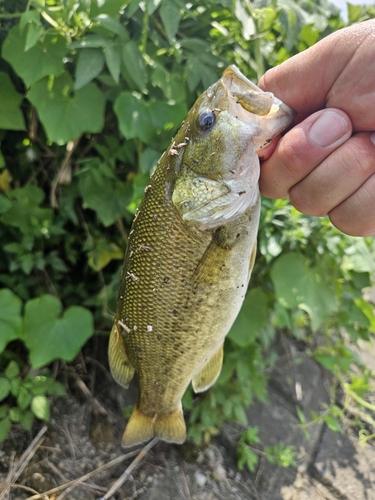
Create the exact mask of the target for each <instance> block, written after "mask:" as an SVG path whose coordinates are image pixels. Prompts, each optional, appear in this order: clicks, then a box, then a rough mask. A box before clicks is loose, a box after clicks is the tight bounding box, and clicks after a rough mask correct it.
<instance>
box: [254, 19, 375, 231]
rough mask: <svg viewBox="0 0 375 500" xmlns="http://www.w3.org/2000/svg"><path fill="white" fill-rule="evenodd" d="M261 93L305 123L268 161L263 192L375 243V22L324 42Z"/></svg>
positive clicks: (264, 83)
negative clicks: (373, 237) (374, 238)
mask: <svg viewBox="0 0 375 500" xmlns="http://www.w3.org/2000/svg"><path fill="white" fill-rule="evenodd" d="M259 86H260V87H261V88H262V89H263V90H267V91H271V92H273V93H274V94H275V95H276V96H277V97H278V98H279V99H281V100H282V101H283V102H285V104H287V105H288V106H290V107H291V108H293V109H295V110H296V111H297V112H298V113H299V119H300V120H301V119H302V118H304V119H303V121H300V123H298V124H297V125H295V126H294V127H293V128H292V129H291V130H290V131H289V132H287V133H286V134H285V135H284V136H283V137H282V138H281V139H280V141H279V142H278V143H277V144H276V143H272V144H271V145H270V147H268V148H266V149H265V150H264V152H262V153H261V159H262V157H263V158H264V160H265V161H263V162H262V164H261V175H260V190H261V192H262V193H263V194H264V195H265V196H268V197H270V198H287V197H289V198H290V200H291V203H292V204H293V205H294V206H295V207H296V208H297V209H298V210H299V211H301V212H303V213H305V214H309V215H316V216H324V215H328V216H329V218H330V220H331V222H332V224H334V225H335V226H336V227H337V228H338V229H340V230H341V231H342V232H344V233H347V234H350V235H353V236H370V235H375V112H374V109H375V20H371V21H367V22H364V23H360V24H357V25H354V26H351V27H349V28H345V29H342V30H340V31H337V32H335V33H333V34H332V35H330V36H328V37H326V38H324V39H323V40H321V41H320V42H318V43H317V44H316V45H314V46H313V47H310V48H309V49H307V50H306V51H304V52H302V53H300V54H298V55H296V56H294V57H292V58H291V59H289V60H288V61H286V62H284V63H283V64H281V65H280V66H277V67H275V68H273V69H271V70H269V71H267V73H265V75H263V77H262V78H261V80H260V82H259ZM306 116H307V118H306ZM297 118H298V117H297Z"/></svg>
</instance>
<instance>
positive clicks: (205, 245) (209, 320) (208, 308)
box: [109, 66, 295, 446]
mask: <svg viewBox="0 0 375 500" xmlns="http://www.w3.org/2000/svg"><path fill="white" fill-rule="evenodd" d="M294 116H295V113H294V111H293V110H292V109H290V108H289V107H288V106H286V105H285V104H283V103H282V102H281V101H279V100H278V99H277V98H275V97H274V95H273V94H272V93H270V92H263V91H262V90H261V89H259V88H258V87H257V86H256V85H255V84H253V83H252V82H250V81H249V80H248V79H247V78H246V77H245V76H244V75H243V74H242V73H241V72H240V71H239V70H238V69H237V68H236V67H235V66H230V67H229V68H227V69H226V70H225V71H224V73H223V75H222V77H221V78H220V80H219V81H218V82H216V83H215V84H213V85H212V86H211V87H209V88H208V89H207V90H206V91H205V92H204V93H203V94H202V95H201V96H200V97H199V98H198V100H197V101H196V103H195V104H194V106H193V107H192V108H191V110H190V111H189V113H188V116H187V118H186V120H185V121H184V122H183V123H182V125H181V128H180V130H179V131H178V132H177V135H176V136H175V138H174V139H173V140H172V142H171V144H170V146H169V148H168V149H167V151H166V152H164V154H163V155H162V157H161V158H160V160H159V162H158V165H157V167H156V169H155V171H154V173H153V174H152V176H151V182H150V185H149V186H147V188H146V190H145V196H144V198H143V200H142V202H141V204H140V207H139V210H138V212H137V214H136V216H135V219H134V221H133V225H132V229H131V231H130V235H129V243H128V248H127V253H126V256H125V262H124V267H123V271H122V277H121V284H120V290H119V299H118V307H117V313H116V317H115V320H114V324H113V327H112V331H111V335H110V340H109V362H110V367H111V371H112V374H113V376H114V378H115V380H116V381H117V382H118V383H120V384H122V385H123V386H125V387H128V386H129V383H130V381H131V379H132V377H133V375H134V372H137V376H138V385H139V397H138V401H137V403H136V405H135V407H134V409H133V413H132V415H131V417H130V420H129V422H128V424H127V426H126V429H125V432H124V435H123V439H122V444H123V446H132V445H134V444H137V443H140V442H143V441H147V440H149V439H151V438H153V437H154V436H157V437H159V438H161V439H163V440H165V441H168V442H173V443H182V442H183V441H184V440H185V438H186V426H185V421H184V417H183V411H182V405H181V398H182V396H183V394H184V392H185V390H186V388H187V386H188V385H189V383H190V382H192V384H193V389H194V391H195V392H202V391H205V390H207V389H208V388H209V387H210V386H211V385H212V384H213V383H214V382H215V381H216V379H217V377H218V376H219V374H220V371H221V366H222V361H223V343H224V338H225V336H226V334H227V333H228V331H229V329H230V328H231V326H232V324H233V322H234V320H235V318H236V316H237V314H238V312H239V310H240V308H241V305H242V302H243V300H244V297H245V293H246V289H247V286H248V283H249V280H250V275H251V271H252V268H253V265H254V260H255V254H256V237H257V230H258V221H259V210H260V194H259V187H258V178H259V171H260V166H259V159H258V156H257V151H259V150H260V149H261V148H262V147H263V146H265V145H266V144H267V143H269V142H270V140H271V139H272V138H273V137H274V136H276V135H277V134H279V133H280V132H281V131H283V130H284V129H285V128H286V127H287V126H288V125H289V124H290V123H291V122H292V120H293V118H294Z"/></svg>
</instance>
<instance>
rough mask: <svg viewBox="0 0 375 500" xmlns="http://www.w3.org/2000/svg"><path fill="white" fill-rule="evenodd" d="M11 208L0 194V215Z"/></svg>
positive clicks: (7, 199)
mask: <svg viewBox="0 0 375 500" xmlns="http://www.w3.org/2000/svg"><path fill="white" fill-rule="evenodd" d="M0 106H1V104H0ZM11 206H12V202H11V201H10V199H9V198H7V197H6V196H5V195H4V194H1V193H0V215H1V214H5V212H7V211H8V210H9V209H10V207H11Z"/></svg>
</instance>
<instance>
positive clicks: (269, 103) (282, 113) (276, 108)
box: [220, 65, 296, 136]
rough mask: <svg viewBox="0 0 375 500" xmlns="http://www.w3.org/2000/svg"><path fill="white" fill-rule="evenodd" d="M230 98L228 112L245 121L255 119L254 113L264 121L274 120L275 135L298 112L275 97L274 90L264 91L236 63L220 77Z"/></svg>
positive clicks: (248, 121) (288, 123)
mask: <svg viewBox="0 0 375 500" xmlns="http://www.w3.org/2000/svg"><path fill="white" fill-rule="evenodd" d="M220 83H221V85H222V87H223V88H224V90H225V92H226V95H227V98H228V103H229V104H228V112H229V113H230V114H231V115H232V116H235V117H236V118H237V119H238V120H240V121H242V122H244V123H250V122H253V121H254V115H255V116H257V117H259V118H260V119H261V120H262V121H264V122H267V121H271V120H272V121H273V123H274V124H275V123H277V126H276V127H275V126H274V127H272V128H273V136H275V135H277V134H279V133H280V132H281V131H283V130H284V129H285V128H286V127H287V126H288V125H290V123H291V122H292V121H293V118H294V117H295V115H296V112H295V111H294V110H293V109H292V108H290V107H289V106H287V105H286V104H284V103H283V102H282V101H280V99H278V98H277V97H275V96H274V95H273V93H272V92H264V91H263V90H262V89H260V88H259V87H258V86H257V85H255V83H253V82H251V81H250V80H249V79H248V78H246V76H245V75H243V74H242V73H241V71H240V70H239V69H238V68H237V67H236V66H234V65H231V66H229V67H228V68H227V69H225V70H224V72H223V75H222V77H221V79H220Z"/></svg>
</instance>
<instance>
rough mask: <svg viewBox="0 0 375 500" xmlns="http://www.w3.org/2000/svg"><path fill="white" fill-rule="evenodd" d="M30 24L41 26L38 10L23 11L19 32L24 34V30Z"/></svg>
mask: <svg viewBox="0 0 375 500" xmlns="http://www.w3.org/2000/svg"><path fill="white" fill-rule="evenodd" d="M28 24H35V25H36V26H40V14H39V12H38V11H37V10H27V11H25V12H23V14H22V15H21V17H20V23H19V32H20V34H22V32H23V30H24V29H25V27H26V26H27V25H28Z"/></svg>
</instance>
